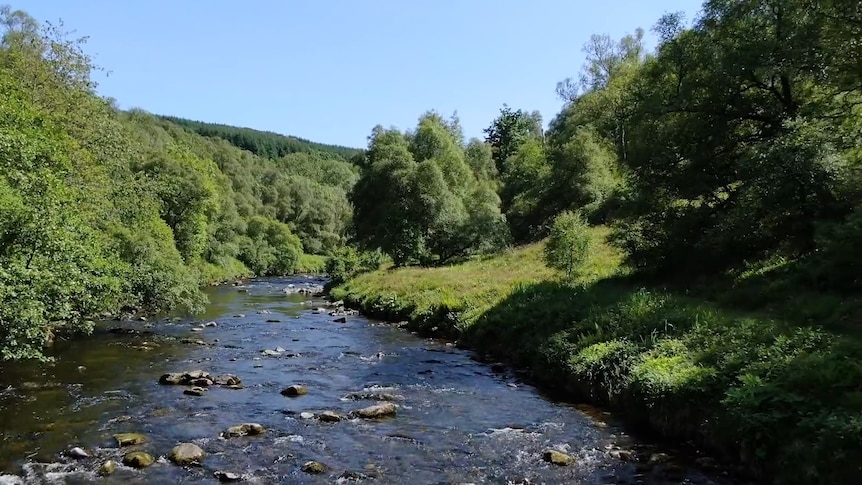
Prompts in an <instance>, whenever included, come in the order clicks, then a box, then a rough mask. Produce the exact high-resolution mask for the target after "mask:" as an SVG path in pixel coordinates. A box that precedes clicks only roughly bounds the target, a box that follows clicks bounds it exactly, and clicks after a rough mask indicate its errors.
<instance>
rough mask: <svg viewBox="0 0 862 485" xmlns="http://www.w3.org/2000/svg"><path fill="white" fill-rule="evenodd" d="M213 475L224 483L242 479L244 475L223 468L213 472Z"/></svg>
mask: <svg viewBox="0 0 862 485" xmlns="http://www.w3.org/2000/svg"><path fill="white" fill-rule="evenodd" d="M213 476H215V477H216V479H217V480H218V481H220V482H222V483H231V482H238V481H240V480H242V475H240V474H239V473H233V472H223V471H221V470H219V471H217V472H213Z"/></svg>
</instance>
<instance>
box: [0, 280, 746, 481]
mask: <svg viewBox="0 0 862 485" xmlns="http://www.w3.org/2000/svg"><path fill="white" fill-rule="evenodd" d="M321 282H322V281H320V280H314V279H309V278H308V277H296V278H286V279H260V280H253V281H251V282H250V283H248V285H246V286H244V287H241V288H236V287H230V286H223V287H216V288H211V289H210V290H208V291H209V296H210V301H211V303H210V305H209V306H208V307H207V311H206V314H205V315H198V316H196V317H195V319H183V320H180V319H177V318H173V319H170V320H168V319H163V320H160V321H158V322H154V323H152V324H146V323H145V322H140V321H134V322H132V321H126V322H102V323H100V324H99V325H98V328H97V331H96V333H95V334H94V335H92V336H90V337H87V338H85V339H81V340H77V341H72V342H65V343H58V346H57V348H56V349H55V354H54V355H55V357H56V361H55V362H53V363H51V364H35V363H18V364H3V365H2V367H0V475H2V474H4V473H6V474H9V475H16V476H18V477H20V478H21V480H22V481H21V482H22V483H34V484H38V483H157V484H170V483H218V481H217V480H216V478H215V476H214V472H215V471H228V472H233V473H237V474H240V475H242V476H243V477H244V479H245V483H355V482H354V481H358V482H361V483H375V484H376V483H379V484H444V483H445V484H459V483H475V484H484V483H487V484H509V483H524V484H526V483H529V484H540V483H546V484H562V483H585V484H594V483H595V484H598V483H632V484H633V483H696V484H703V485H706V484H713V483H715V484H726V483H730V482H729V481H728V480H727V479H724V478H721V474H720V473H717V472H713V473H712V474H711V476H710V474H705V473H704V472H701V471H699V470H698V469H697V468H692V467H688V466H686V464H685V463H686V462H677V463H678V464H674V463H673V461H674V458H670V461H671V463H669V464H668V463H665V464H664V465H659V466H645V465H643V464H642V463H643V462H645V461H648V460H649V458H650V456H652V458H653V461H657V460H658V458H662V460H659V461H664V459H665V458H666V456H665V455H663V454H659V451H660V450H658V449H656V448H655V447H652V446H650V445H648V444H645V443H639V442H638V441H637V440H634V439H633V438H631V437H630V436H628V435H626V434H625V433H624V432H623V430H622V429H621V428H619V427H618V426H617V425H615V424H613V423H611V422H607V421H608V420H603V419H602V418H603V414H602V413H601V412H593V413H585V412H582V411H580V410H578V409H577V408H575V407H574V406H570V405H566V404H562V403H556V402H552V401H550V400H548V399H547V398H545V397H543V396H542V395H541V394H540V393H538V392H537V391H536V390H535V389H534V388H532V387H531V386H530V385H528V384H525V383H523V382H521V381H519V380H518V378H517V375H516V374H513V373H511V372H509V371H507V370H505V369H501V368H500V366H488V365H486V364H482V363H479V362H477V361H475V360H473V359H472V358H471V357H472V354H471V353H470V352H468V351H464V350H459V349H456V348H453V347H452V346H451V345H447V344H446V343H443V342H435V341H430V340H426V339H420V338H418V337H416V336H413V335H411V334H410V333H408V332H406V331H404V330H401V329H398V328H394V327H392V326H388V325H382V324H375V323H374V322H369V321H368V320H367V319H365V318H363V317H359V316H348V317H347V322H346V323H336V322H334V321H333V320H334V317H332V316H330V315H329V314H328V313H326V312H316V311H315V308H317V307H322V306H324V305H325V304H326V303H325V302H324V301H323V300H322V299H321V298H316V299H313V300H312V299H311V298H310V297H305V296H302V295H298V294H291V295H287V294H285V292H284V291H283V289H284V288H285V287H286V286H288V285H289V284H294V285H304V284H308V283H321ZM210 321H214V322H216V323H217V326H214V327H203V324H204V323H207V322H210ZM118 326H119V327H122V328H127V329H137V330H139V331H141V332H143V333H139V334H122V333H120V334H118V333H116V330H114V332H112V331H110V329H111V328H112V327H118ZM202 327H203V329H202V330H198V331H193V330H192V329H193V328H195V329H201V328H202ZM183 339H194V340H203V341H204V342H205V343H207V344H208V345H200V344H199V343H197V344H196V343H189V342H188V341H186V342H183ZM279 347H280V348H281V349H279ZM267 349H269V350H280V352H279V354H278V355H264V354H262V351H264V350H267ZM195 369H202V370H204V371H207V372H209V373H211V374H213V375H216V374H235V375H237V376H239V377H240V378H241V379H242V384H243V386H244V388H242V389H228V388H225V387H220V386H214V387H211V388H210V389H209V390H208V391H207V392H206V393H205V394H204V395H203V396H200V397H198V396H191V395H186V394H184V393H183V391H184V389H186V387H185V386H181V385H160V384H159V382H158V381H159V377H160V376H161V375H162V374H165V373H170V372H183V371H191V370H195ZM292 384H302V385H305V386H307V388H308V393H307V394H305V395H302V396H299V397H285V396H282V395H281V393H280V391H281V390H282V389H283V388H285V387H286V386H289V385H292ZM381 393H383V394H389V396H387V397H388V398H390V399H395V401H394V402H396V403H397V404H398V406H399V407H398V409H397V414H396V416H394V417H389V418H384V419H377V420H362V419H345V420H343V421H340V422H334V423H329V422H323V421H321V420H319V419H316V418H310V417H309V416H310V415H309V414H308V413H314V414H317V413H320V412H322V411H325V410H330V411H335V412H336V413H339V414H341V415H348V414H349V413H350V412H351V411H353V410H356V409H358V408H363V407H366V406H369V405H372V404H376V402H377V401H375V400H374V399H373V398H374V396H373V395H374V394H378V395H379V394H381ZM357 394H358V395H357ZM378 397H379V396H378ZM368 398H371V399H368ZM242 423H259V424H261V425H263V426H264V427H265V428H266V432H265V433H264V434H263V435H260V436H247V437H238V438H230V439H225V438H222V437H220V433H221V432H222V431H224V430H225V429H226V428H228V427H230V426H233V425H237V424H242ZM121 432H135V433H142V434H144V435H145V436H146V437H147V442H146V443H145V444H143V445H137V446H132V447H125V448H118V447H117V445H116V444H115V442H114V440H113V438H112V436H113V435H114V434H115V433H121ZM180 442H191V443H195V444H197V445H199V446H200V447H201V448H202V449H203V450H204V451H205V452H206V456H205V457H204V459H203V460H202V461H201V463H200V466H190V467H180V466H177V465H174V464H172V463H171V462H169V461H168V460H166V459H165V457H166V456H167V455H168V454H169V452H170V450H171V448H172V447H174V446H175V445H176V444H178V443H180ZM72 447H81V448H83V449H84V450H86V452H87V453H88V454H89V457H88V458H72V457H70V456H69V450H70V449H71V448H72ZM549 449H557V450H561V451H564V452H566V453H568V454H569V455H571V456H573V457H574V458H575V463H574V464H573V465H570V466H557V465H553V464H550V463H547V462H545V461H544V460H543V454H544V452H545V451H546V450H549ZM130 450H142V451H146V452H148V453H150V454H151V455H152V456H153V457H155V458H156V463H155V464H153V465H152V466H150V467H148V468H145V469H142V470H136V469H132V468H128V467H126V466H122V465H119V462H120V461H121V459H122V457H123V455H124V454H125V453H127V452H129V451H130ZM630 455H633V456H634V457H637V458H633V457H632V456H630ZM621 458H623V459H621ZM635 459H637V460H639V461H640V462H641V463H640V464H638V463H635ZM106 460H115V461H117V462H118V467H117V470H116V472H115V473H113V474H112V475H110V476H108V477H100V476H99V475H98V474H97V470H98V469H99V466H100V465H101V464H102V463H103V462H105V461H106ZM309 460H316V461H318V462H320V463H322V464H323V465H324V466H325V470H324V472H323V473H320V474H309V473H305V472H303V471H302V465H303V464H304V463H306V462H307V461H309ZM680 463H681V464H680ZM4 480H5V481H7V482H8V483H14V482H13V479H12V477H11V476H5V477H0V483H4Z"/></svg>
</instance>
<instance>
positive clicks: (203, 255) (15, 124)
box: [0, 7, 358, 360]
mask: <svg viewBox="0 0 862 485" xmlns="http://www.w3.org/2000/svg"><path fill="white" fill-rule="evenodd" d="M0 29H2V41H0V355H2V358H3V359H4V360H5V359H19V358H30V357H42V348H43V343H45V342H46V341H50V340H51V338H52V336H53V335H54V334H55V333H58V332H64V331H88V330H89V329H90V328H91V327H92V322H91V319H92V318H94V317H97V316H99V315H102V314H116V313H117V312H120V311H123V312H129V311H148V312H157V311H161V310H168V309H172V308H185V309H188V310H191V311H194V310H197V309H200V308H201V306H202V304H203V303H204V296H203V294H202V292H201V291H200V286H201V284H203V283H206V282H209V281H215V280H224V279H228V278H233V277H237V276H241V275H250V274H257V275H277V274H286V273H291V272H293V271H294V269H295V268H296V265H297V262H298V261H299V260H300V258H301V257H302V256H303V253H313V254H322V255H325V254H327V253H329V252H332V251H334V250H336V249H337V248H339V247H341V246H343V244H344V241H345V237H346V235H347V232H346V231H347V228H348V224H349V221H350V219H351V212H352V210H351V206H350V203H349V201H348V197H347V193H348V191H350V190H351V187H352V186H353V184H354V183H355V182H356V180H357V179H358V173H357V168H356V167H355V166H353V165H351V164H350V163H348V162H346V161H345V160H344V158H343V157H342V156H341V155H339V154H337V153H333V151H332V150H330V151H328V152H327V151H325V150H316V149H315V150H312V149H310V148H308V147H307V146H306V148H308V149H301V150H299V151H296V152H291V153H288V154H286V155H284V156H280V157H278V158H273V159H269V158H265V157H262V156H258V155H256V154H254V153H252V152H249V151H246V150H242V149H240V148H237V147H236V146H234V145H232V144H231V143H229V142H228V141H225V140H223V139H221V138H210V137H203V136H200V135H199V134H196V133H193V132H192V131H190V130H187V129H184V128H183V127H181V126H180V125H178V124H175V123H173V122H171V121H168V120H165V119H161V118H158V117H155V116H152V115H150V114H147V113H145V112H143V111H140V110H131V111H129V112H122V111H119V110H118V109H116V107H115V106H113V105H111V104H110V103H109V102H108V101H106V100H105V99H103V98H101V97H99V96H97V95H96V93H95V85H94V83H93V81H92V80H91V77H90V74H91V70H92V69H94V67H93V66H92V63H91V61H90V58H89V57H88V56H87V55H86V54H85V53H84V52H83V50H82V49H81V46H82V42H81V41H76V40H70V39H69V38H68V36H67V35H66V33H65V32H63V31H62V30H61V27H54V26H50V25H45V26H42V25H40V24H39V23H37V22H36V21H35V20H34V19H32V18H31V17H29V16H28V15H27V14H26V13H23V12H21V11H13V10H12V9H10V8H9V7H3V8H2V9H0Z"/></svg>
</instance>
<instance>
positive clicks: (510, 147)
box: [484, 104, 542, 173]
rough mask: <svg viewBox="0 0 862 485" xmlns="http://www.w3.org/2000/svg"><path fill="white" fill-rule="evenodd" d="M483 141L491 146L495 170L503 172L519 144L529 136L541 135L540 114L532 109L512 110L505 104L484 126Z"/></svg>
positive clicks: (536, 136) (538, 136) (539, 136)
mask: <svg viewBox="0 0 862 485" xmlns="http://www.w3.org/2000/svg"><path fill="white" fill-rule="evenodd" d="M484 132H485V142H487V143H488V144H489V145H490V146H491V153H492V155H493V159H494V163H495V164H496V168H497V171H498V172H500V173H502V172H505V169H506V163H507V161H508V160H509V157H511V156H512V155H514V154H515V152H517V151H518V148H520V146H521V144H523V143H524V142H525V141H527V140H528V139H530V138H541V137H542V116H541V115H540V114H539V113H538V112H536V111H534V112H532V113H527V112H525V111H523V110H520V109H519V110H517V111H512V109H511V108H509V107H508V106H507V105H505V104H504V105H503V108H502V109H500V115H499V116H497V118H495V119H494V121H492V122H491V125H490V126H488V127H487V128H485V130H484Z"/></svg>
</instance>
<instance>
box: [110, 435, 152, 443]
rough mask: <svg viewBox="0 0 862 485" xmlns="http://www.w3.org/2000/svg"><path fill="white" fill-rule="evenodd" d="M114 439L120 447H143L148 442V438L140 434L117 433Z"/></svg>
mask: <svg viewBox="0 0 862 485" xmlns="http://www.w3.org/2000/svg"><path fill="white" fill-rule="evenodd" d="M114 439H115V440H116V441H117V445H118V446H133V445H142V444H144V443H146V442H147V437H146V436H144V435H142V434H140V433H117V434H115V435H114Z"/></svg>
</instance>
